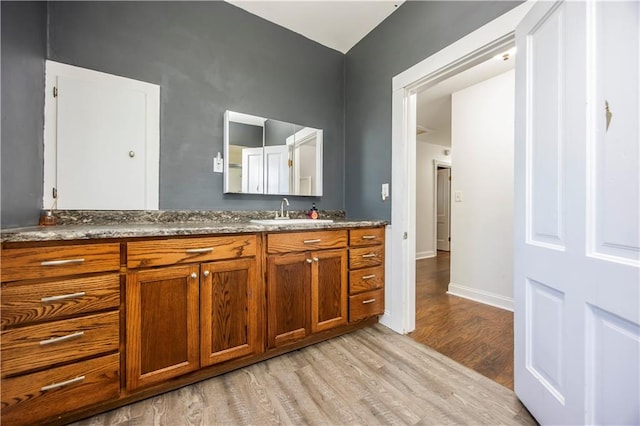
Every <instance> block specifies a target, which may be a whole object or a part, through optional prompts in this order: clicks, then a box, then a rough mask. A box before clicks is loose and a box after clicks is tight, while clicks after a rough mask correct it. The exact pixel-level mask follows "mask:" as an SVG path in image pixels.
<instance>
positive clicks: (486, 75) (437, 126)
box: [416, 54, 515, 146]
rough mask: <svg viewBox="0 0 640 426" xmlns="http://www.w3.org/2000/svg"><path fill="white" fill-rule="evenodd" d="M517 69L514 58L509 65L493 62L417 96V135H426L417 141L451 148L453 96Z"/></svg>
mask: <svg viewBox="0 0 640 426" xmlns="http://www.w3.org/2000/svg"><path fill="white" fill-rule="evenodd" d="M514 66H515V56H514V54H511V55H510V59H509V60H506V61H505V60H503V59H502V58H491V59H489V60H487V61H485V62H482V63H480V64H478V65H476V66H474V67H471V68H469V69H467V70H465V71H462V72H460V73H458V74H456V75H453V76H451V77H450V78H448V79H446V80H443V81H441V82H439V83H437V84H436V85H435V86H433V87H430V88H429V89H427V90H425V91H423V92H420V93H418V98H417V102H416V105H417V117H416V123H417V125H418V132H420V130H426V131H425V132H424V133H422V134H419V135H418V136H417V140H418V141H422V142H430V143H435V144H438V145H445V146H451V94H452V93H454V92H457V91H459V90H462V89H465V88H467V87H469V86H472V85H474V84H477V83H480V82H481V81H485V80H488V79H490V78H491V77H495V76H497V75H498V74H502V73H504V72H507V71H509V70H511V69H513V68H514Z"/></svg>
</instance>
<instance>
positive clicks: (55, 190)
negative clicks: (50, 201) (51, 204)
mask: <svg viewBox="0 0 640 426" xmlns="http://www.w3.org/2000/svg"><path fill="white" fill-rule="evenodd" d="M51 195H53V198H58V189H56V188H53V190H52V191H51Z"/></svg>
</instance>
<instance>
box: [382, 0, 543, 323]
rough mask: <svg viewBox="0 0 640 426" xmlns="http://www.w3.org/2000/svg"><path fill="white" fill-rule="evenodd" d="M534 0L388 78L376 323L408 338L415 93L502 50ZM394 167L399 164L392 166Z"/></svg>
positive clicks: (412, 254) (411, 308) (413, 318)
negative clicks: (387, 161)
mask: <svg viewBox="0 0 640 426" xmlns="http://www.w3.org/2000/svg"><path fill="white" fill-rule="evenodd" d="M533 3H534V0H527V1H526V2H525V3H523V4H521V5H519V6H517V7H515V8H513V9H511V10H510V11H508V12H506V13H505V14H503V15H501V16H499V17H498V18H496V19H494V20H493V21H491V22H489V23H487V24H486V25H484V26H482V27H480V28H479V29H477V30H475V31H474V32H472V33H470V34H468V35H466V36H465V37H463V38H461V39H459V40H458V41H456V42H454V43H453V44H451V45H449V46H447V47H445V48H444V49H442V50H440V51H438V52H436V53H435V54H433V55H431V56H429V57H428V58H426V59H424V60H423V61H421V62H419V63H417V64H416V65H414V66H412V67H410V68H408V69H407V70H405V71H403V72H402V73H400V74H398V75H396V76H395V77H393V79H392V96H391V103H392V105H391V109H392V114H391V116H392V120H391V141H392V149H391V164H392V166H391V182H392V184H393V191H392V193H393V194H394V196H393V197H392V198H391V225H389V226H387V230H386V238H385V241H386V252H387V253H389V255H388V256H386V263H385V268H386V270H387V271H388V275H387V277H388V279H387V283H396V284H395V285H387V286H386V290H385V300H386V304H385V314H384V315H383V316H382V318H381V319H380V322H381V323H382V324H384V325H386V326H387V327H389V328H391V329H392V330H394V331H396V332H398V333H402V334H406V333H409V332H411V331H413V330H414V329H415V322H416V306H415V305H416V296H415V285H416V277H415V275H416V269H415V258H416V235H415V232H416V211H415V210H416V160H415V154H416V132H415V125H416V93H417V92H418V91H421V90H425V89H427V88H428V87H430V86H432V85H434V84H436V83H437V82H438V81H441V80H443V79H444V78H447V77H449V76H451V75H454V74H457V73H458V72H460V71H462V70H464V69H466V68H469V67H471V66H473V65H475V64H477V63H480V62H482V61H483V60H485V59H487V58H489V57H491V56H493V55H495V54H497V53H499V52H502V51H503V50H506V47H507V46H510V45H513V44H514V43H515V28H516V26H517V24H519V23H520V21H521V20H522V18H523V17H524V16H525V14H526V13H527V12H528V11H529V10H530V9H531V7H532V6H533ZM395 165H397V166H395Z"/></svg>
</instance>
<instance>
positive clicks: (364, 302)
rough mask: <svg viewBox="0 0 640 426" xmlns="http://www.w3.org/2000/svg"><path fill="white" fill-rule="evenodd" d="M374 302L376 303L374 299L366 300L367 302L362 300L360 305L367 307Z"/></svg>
mask: <svg viewBox="0 0 640 426" xmlns="http://www.w3.org/2000/svg"><path fill="white" fill-rule="evenodd" d="M375 301H376V299H367V300H363V301H362V304H363V305H367V304H369V303H373V302H375Z"/></svg>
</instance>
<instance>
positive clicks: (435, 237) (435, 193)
mask: <svg viewBox="0 0 640 426" xmlns="http://www.w3.org/2000/svg"><path fill="white" fill-rule="evenodd" d="M438 167H443V168H447V169H451V162H450V161H442V160H438V159H434V160H433V249H434V250H436V251H437V250H438ZM449 187H451V182H449ZM449 193H451V191H449ZM449 251H451V194H449Z"/></svg>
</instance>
